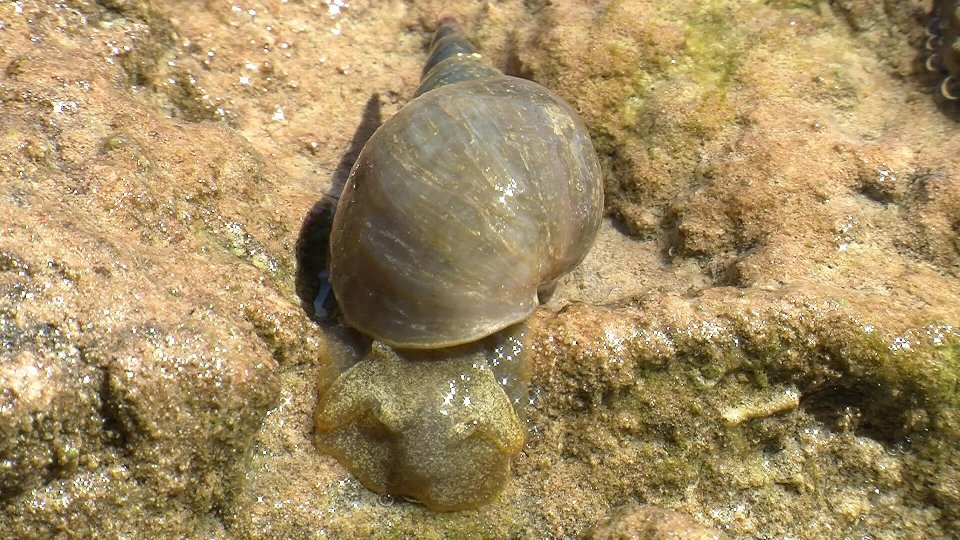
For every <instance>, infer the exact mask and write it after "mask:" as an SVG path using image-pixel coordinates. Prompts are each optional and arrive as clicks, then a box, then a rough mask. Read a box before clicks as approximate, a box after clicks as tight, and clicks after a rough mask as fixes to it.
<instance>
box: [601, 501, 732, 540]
mask: <svg viewBox="0 0 960 540" xmlns="http://www.w3.org/2000/svg"><path fill="white" fill-rule="evenodd" d="M587 538H590V539H593V540H723V539H725V538H727V536H726V535H724V534H723V533H720V532H717V531H712V530H710V529H707V528H706V527H701V526H700V525H698V524H697V523H696V522H695V521H693V520H692V519H690V518H689V517H687V516H685V515H683V514H680V513H678V512H670V511H669V510H662V509H660V508H656V507H653V506H640V507H633V506H629V507H627V508H624V509H623V510H621V511H619V512H617V513H616V514H614V515H613V516H611V518H610V520H609V521H608V522H606V523H603V524H601V525H599V526H598V527H596V528H595V529H593V530H592V531H590V532H589V533H588V534H587Z"/></svg>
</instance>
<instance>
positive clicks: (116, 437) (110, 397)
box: [98, 368, 130, 450]
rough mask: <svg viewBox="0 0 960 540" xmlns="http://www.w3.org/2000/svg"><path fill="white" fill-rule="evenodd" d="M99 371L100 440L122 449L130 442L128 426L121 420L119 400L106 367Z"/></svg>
mask: <svg viewBox="0 0 960 540" xmlns="http://www.w3.org/2000/svg"><path fill="white" fill-rule="evenodd" d="M100 371H101V374H102V379H101V380H100V389H99V391H98V395H99V397H100V408H99V411H98V412H99V414H100V417H101V418H102V419H103V429H102V431H101V433H102V435H101V441H102V442H103V444H105V445H107V446H112V447H114V448H118V449H121V450H124V449H126V448H127V446H128V444H129V442H130V430H129V426H128V425H127V424H126V423H125V422H124V420H123V413H122V410H121V409H122V407H121V405H120V400H119V398H118V396H117V395H116V389H115V388H114V387H113V384H111V382H110V381H111V378H110V372H109V371H108V370H107V369H106V368H100Z"/></svg>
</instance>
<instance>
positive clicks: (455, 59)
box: [413, 17, 503, 97]
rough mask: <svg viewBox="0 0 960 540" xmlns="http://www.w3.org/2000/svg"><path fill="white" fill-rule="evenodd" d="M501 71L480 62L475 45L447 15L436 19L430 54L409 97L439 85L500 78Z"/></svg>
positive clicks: (481, 60)
mask: <svg viewBox="0 0 960 540" xmlns="http://www.w3.org/2000/svg"><path fill="white" fill-rule="evenodd" d="M502 76H503V73H502V72H501V71H500V70H498V69H496V68H494V67H492V66H489V65H487V64H486V63H484V62H483V58H482V57H481V56H480V53H479V52H477V48H476V47H474V46H473V43H470V41H468V40H467V39H466V38H465V37H463V34H462V33H461V32H460V26H459V25H458V24H457V22H456V21H455V20H454V19H453V18H451V17H445V18H443V19H441V20H440V24H439V26H438V27H437V32H436V34H434V36H433V42H432V43H431V44H430V56H429V57H428V58H427V62H426V63H425V64H424V65H423V71H422V72H421V74H420V86H419V87H417V91H416V92H414V94H413V96H414V97H417V96H420V95H421V94H424V93H426V92H429V91H430V90H433V89H435V88H438V87H440V86H444V85H447V84H453V83H456V82H461V81H469V80H475V79H486V78H489V77H502Z"/></svg>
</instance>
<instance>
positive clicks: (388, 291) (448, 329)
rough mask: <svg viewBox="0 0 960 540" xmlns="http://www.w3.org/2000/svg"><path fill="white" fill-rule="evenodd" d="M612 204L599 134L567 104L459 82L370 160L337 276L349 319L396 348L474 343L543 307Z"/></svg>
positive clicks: (376, 141) (384, 141) (349, 210)
mask: <svg viewBox="0 0 960 540" xmlns="http://www.w3.org/2000/svg"><path fill="white" fill-rule="evenodd" d="M602 207H603V192H602V182H601V177H600V168H599V164H598V162H597V157H596V154H595V152H594V149H593V146H592V144H591V142H590V138H589V136H588V133H587V131H586V129H585V128H584V126H583V125H582V123H581V122H580V121H579V119H577V117H576V114H575V113H574V112H573V111H572V110H571V109H570V107H569V106H568V105H567V104H566V103H564V102H563V101H562V100H561V99H560V98H559V97H557V96H556V95H554V94H553V93H551V92H550V91H548V90H547V89H545V88H543V87H542V86H540V85H537V84H535V83H533V82H530V81H527V80H524V79H518V78H514V77H509V76H503V75H501V76H497V77H490V78H484V79H479V80H470V81H463V82H457V83H453V84H448V85H445V86H441V87H439V88H436V89H433V90H430V91H428V92H426V93H424V94H423V95H421V96H419V97H417V98H416V99H414V100H413V101H411V102H410V103H408V104H407V105H406V106H405V107H404V108H403V109H401V110H400V112H398V113H397V115H396V116H394V117H393V118H391V119H390V120H389V121H388V122H387V123H385V124H384V125H383V126H381V127H380V129H379V130H377V132H376V133H375V134H374V135H373V136H372V137H371V138H370V140H369V141H368V142H367V144H366V146H365V147H364V149H363V151H362V152H361V153H360V156H359V157H358V160H357V163H356V164H355V166H354V169H353V171H352V172H351V175H350V178H349V180H348V181H347V185H346V186H345V188H344V191H343V193H342V195H341V198H340V201H339V203H338V206H337V211H336V216H335V218H334V223H333V231H332V234H331V266H330V281H331V284H332V286H333V289H334V292H335V294H336V296H337V300H338V302H339V304H340V306H341V309H342V311H343V314H344V317H345V318H346V320H347V322H348V323H349V324H350V325H351V326H353V327H354V328H356V329H358V330H360V331H361V332H363V333H365V334H368V335H370V336H372V337H374V338H377V339H379V340H381V341H383V342H385V343H387V344H389V345H392V346H394V347H406V348H439V347H446V346H452V345H457V344H462V343H467V342H470V341H474V340H476V339H479V338H482V337H484V336H487V335H490V334H492V333H494V332H496V331H498V330H500V329H502V328H505V327H506V326H508V325H510V324H513V323H516V322H518V321H521V320H523V319H525V318H526V317H528V316H529V315H530V314H531V313H532V312H533V311H534V310H535V309H536V307H537V305H538V298H537V292H538V289H545V288H549V286H550V284H552V283H554V282H555V281H556V280H557V279H558V278H559V277H561V276H563V275H564V274H566V273H567V272H569V271H570V270H572V269H573V268H574V267H575V266H576V265H577V264H579V263H580V262H581V261H582V260H583V258H584V256H585V255H586V253H587V251H588V250H589V248H590V246H591V245H592V244H593V241H594V238H595V236H596V233H597V230H598V228H599V224H600V218H601V211H602Z"/></svg>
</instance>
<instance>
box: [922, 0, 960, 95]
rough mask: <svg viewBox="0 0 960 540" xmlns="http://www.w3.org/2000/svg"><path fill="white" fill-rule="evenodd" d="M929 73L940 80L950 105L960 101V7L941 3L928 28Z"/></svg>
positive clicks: (951, 1)
mask: <svg viewBox="0 0 960 540" xmlns="http://www.w3.org/2000/svg"><path fill="white" fill-rule="evenodd" d="M925 48H926V50H927V53H928V54H927V58H926V61H925V62H924V65H925V66H926V68H927V70H928V71H931V72H933V73H935V74H936V75H937V76H938V77H939V89H940V96H941V97H942V98H943V99H944V100H946V102H947V103H949V102H954V103H956V102H957V101H958V100H960V5H958V4H957V0H937V1H935V2H934V5H933V13H932V14H931V18H930V22H929V24H928V25H927V41H926V43H925Z"/></svg>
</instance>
